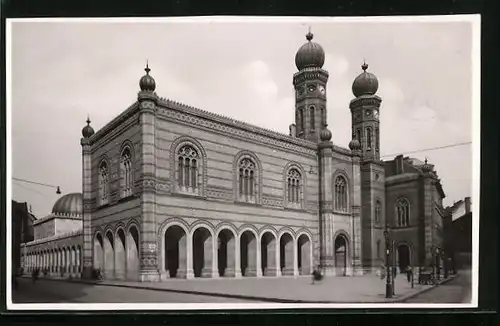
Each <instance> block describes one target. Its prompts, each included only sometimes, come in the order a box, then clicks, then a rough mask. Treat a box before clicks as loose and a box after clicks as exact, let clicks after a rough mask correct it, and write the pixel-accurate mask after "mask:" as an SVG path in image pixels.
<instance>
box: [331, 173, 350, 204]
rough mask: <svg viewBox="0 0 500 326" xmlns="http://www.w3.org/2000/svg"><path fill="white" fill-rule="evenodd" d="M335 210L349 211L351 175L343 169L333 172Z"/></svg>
mask: <svg viewBox="0 0 500 326" xmlns="http://www.w3.org/2000/svg"><path fill="white" fill-rule="evenodd" d="M332 181H333V190H334V191H333V210H334V211H336V212H341V213H347V212H349V201H350V198H349V197H350V196H349V194H350V186H349V176H348V175H347V173H346V172H345V171H343V170H340V169H339V170H337V171H335V173H334V174H333V178H332Z"/></svg>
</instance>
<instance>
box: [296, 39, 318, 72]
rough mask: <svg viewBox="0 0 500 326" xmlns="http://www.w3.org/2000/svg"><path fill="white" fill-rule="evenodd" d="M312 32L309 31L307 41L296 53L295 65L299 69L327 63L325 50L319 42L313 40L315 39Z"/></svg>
mask: <svg viewBox="0 0 500 326" xmlns="http://www.w3.org/2000/svg"><path fill="white" fill-rule="evenodd" d="M313 36H314V35H313V34H312V33H311V32H309V33H307V35H306V39H307V41H308V42H307V43H306V44H304V45H302V46H301V47H300V49H299V50H298V51H297V54H296V55H295V65H296V66H297V69H299V70H302V69H304V68H313V67H316V68H321V67H323V64H324V63H325V51H324V50H323V48H322V47H321V45H319V44H318V43H315V42H311V40H312V39H313Z"/></svg>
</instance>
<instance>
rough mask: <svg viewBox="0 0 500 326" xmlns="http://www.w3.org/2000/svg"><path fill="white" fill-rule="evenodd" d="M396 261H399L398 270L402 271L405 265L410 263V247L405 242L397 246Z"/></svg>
mask: <svg viewBox="0 0 500 326" xmlns="http://www.w3.org/2000/svg"><path fill="white" fill-rule="evenodd" d="M398 261H399V271H400V273H404V272H405V271H406V267H408V265H410V248H409V247H408V245H406V244H402V245H399V246H398Z"/></svg>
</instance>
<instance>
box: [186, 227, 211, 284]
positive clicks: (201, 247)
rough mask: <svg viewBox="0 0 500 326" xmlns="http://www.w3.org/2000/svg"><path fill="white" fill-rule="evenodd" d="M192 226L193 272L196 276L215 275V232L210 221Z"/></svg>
mask: <svg viewBox="0 0 500 326" xmlns="http://www.w3.org/2000/svg"><path fill="white" fill-rule="evenodd" d="M195 224H196V225H195V226H194V227H193V226H192V227H191V240H192V243H193V246H192V250H193V251H192V253H193V272H194V276H195V277H212V276H213V274H212V273H213V272H214V270H213V259H214V232H213V229H212V228H211V227H210V226H209V224H208V223H195Z"/></svg>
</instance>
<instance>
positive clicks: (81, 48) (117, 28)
mask: <svg viewBox="0 0 500 326" xmlns="http://www.w3.org/2000/svg"><path fill="white" fill-rule="evenodd" d="M309 26H310V27H311V31H312V32H313V34H314V39H313V41H314V42H317V43H319V44H320V45H321V46H322V47H323V49H324V50H325V53H326V59H325V64H324V67H323V68H324V69H326V70H327V71H328V72H329V74H330V77H329V81H328V87H327V96H328V105H327V110H328V125H329V128H330V130H331V131H332V134H333V138H332V141H333V142H334V144H336V145H339V146H342V147H346V148H347V146H348V143H349V141H350V140H351V118H350V111H349V102H350V100H352V99H353V98H354V96H353V94H352V90H351V87H352V82H353V80H354V78H356V76H357V75H359V74H360V73H361V72H362V70H361V64H362V63H363V60H366V63H368V65H369V68H368V71H369V72H372V73H374V74H375V75H376V76H377V78H378V80H379V90H378V92H377V95H379V96H380V97H381V98H382V105H381V109H380V119H381V126H380V129H381V142H380V147H381V154H382V156H383V157H382V158H383V159H386V160H389V159H392V158H394V156H396V155H397V154H399V153H402V154H405V153H408V152H413V151H416V150H421V149H427V148H433V147H440V146H446V145H450V144H456V143H463V142H469V141H472V60H473V59H472V39H473V33H472V24H471V23H470V22H459V21H455V22H419V23H416V22H412V21H411V20H408V21H405V22H391V23H383V22H380V21H379V22H375V21H373V20H372V21H371V22H359V21H358V22H343V21H341V22H339V21H331V22H328V21H326V20H322V21H319V20H312V21H307V20H304V19H293V20H289V21H286V22H285V21H272V20H269V21H266V22H258V23H257V22H249V21H239V22H238V21H235V20H234V19H233V20H232V22H225V23H223V22H206V21H205V22H201V21H198V22H193V21H191V22H181V21H180V20H176V21H175V22H172V21H170V22H169V21H168V20H165V21H164V22H158V21H155V22H147V23H146V22H144V21H143V22H121V23H120V22H117V21H114V22H81V21H80V22H40V21H37V22H28V21H24V22H13V23H12V29H11V81H12V83H11V87H10V89H9V90H10V99H11V110H12V111H11V122H12V125H11V126H12V136H11V142H12V148H11V159H12V177H15V178H21V179H27V180H32V181H35V182H40V183H46V184H50V185H59V186H60V187H61V190H62V192H63V194H65V193H70V192H81V175H82V171H81V164H82V162H81V161H82V158H81V146H80V138H81V130H82V127H83V126H84V125H85V120H86V119H87V114H89V115H90V118H91V120H92V124H91V125H92V126H93V128H94V129H95V130H96V131H97V130H98V129H100V128H101V127H103V126H104V125H105V124H106V123H108V122H109V121H110V120H111V119H112V118H114V117H115V116H117V115H119V114H120V113H121V112H122V111H123V110H125V109H126V108H127V107H128V106H129V105H130V104H132V103H133V102H134V101H135V100H136V99H137V92H138V91H139V79H140V78H141V77H142V76H143V75H144V67H145V64H146V60H148V62H149V67H150V68H151V73H150V74H151V75H152V76H153V77H154V78H155V80H156V92H157V94H158V95H159V96H161V97H166V98H169V99H172V100H175V101H178V102H183V103H185V104H188V105H191V106H195V107H198V108H201V109H204V110H207V111H211V112H214V113H218V114H223V115H226V116H229V117H232V118H235V119H238V120H242V121H245V122H248V123H252V124H255V125H258V126H261V127H265V128H269V129H273V130H275V131H279V132H282V133H286V134H288V130H289V129H288V127H289V125H290V124H291V123H293V122H294V117H295V114H294V112H295V111H294V110H295V106H294V96H295V95H294V94H295V93H294V89H293V85H292V77H293V74H294V73H296V72H297V68H296V67H295V54H296V52H297V50H298V49H299V47H300V46H302V44H304V43H305V42H306V39H305V34H306V33H307V31H308V28H309ZM409 156H411V157H416V158H419V159H421V160H424V159H425V158H428V160H429V163H431V164H434V165H435V168H436V170H437V172H438V175H439V177H440V178H441V181H442V184H443V187H444V191H445V193H446V196H447V197H446V198H445V200H444V205H445V206H446V205H451V204H453V202H454V201H458V200H460V199H463V198H464V197H466V196H471V195H472V182H473V180H472V172H471V171H472V146H471V145H464V146H456V147H450V148H445V149H440V150H433V151H422V152H418V153H414V154H409ZM59 197H60V195H57V194H56V193H55V189H53V188H49V187H43V186H37V185H32V184H26V183H20V182H17V181H14V182H12V198H13V199H14V200H17V201H21V202H28V205H31V207H32V211H33V213H34V214H35V215H36V216H37V217H38V218H40V217H43V216H45V215H47V214H49V213H50V211H51V209H52V206H53V204H54V203H55V201H56V200H57V199H58V198H59Z"/></svg>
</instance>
